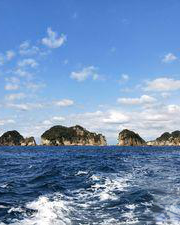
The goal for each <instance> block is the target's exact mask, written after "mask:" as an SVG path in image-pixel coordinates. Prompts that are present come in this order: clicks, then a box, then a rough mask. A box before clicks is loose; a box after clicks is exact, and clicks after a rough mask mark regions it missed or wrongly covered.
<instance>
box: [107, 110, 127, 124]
mask: <svg viewBox="0 0 180 225" xmlns="http://www.w3.org/2000/svg"><path fill="white" fill-rule="evenodd" d="M128 121H129V117H128V116H127V115H125V114H124V113H122V112H118V111H115V110H110V111H109V112H107V115H106V118H104V119H103V122H104V123H108V124H124V123H127V122H128Z"/></svg>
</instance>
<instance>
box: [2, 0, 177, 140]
mask: <svg viewBox="0 0 180 225" xmlns="http://www.w3.org/2000/svg"><path fill="white" fill-rule="evenodd" d="M179 10H180V2H179V0H167V1H164V0H159V1H157V0H149V1H144V0H128V1H127V0H114V1H112V0H106V1H104V0H98V1H97V0H91V1H88V0H78V1H77V0H76V1H75V0H51V1H47V0H43V1H40V0H39V1H32V0H26V1H23V0H16V1H13V0H9V1H7V0H0V34H1V41H0V96H1V98H0V134H2V133H3V132H5V131H7V130H12V129H16V130H18V131H19V132H21V133H22V134H23V135H24V136H30V135H33V136H35V137H36V138H37V139H38V138H39V137H40V135H41V134H42V133H43V132H44V131H45V130H46V129H48V128H49V127H51V126H53V125H56V124H62V125H67V126H71V125H75V124H80V125H82V126H84V127H86V128H87V129H88V130H91V131H95V132H101V133H103V134H104V135H106V137H107V139H108V141H109V143H113V144H115V143H116V142H117V135H118V132H120V131H121V130H122V129H124V128H128V129H132V130H134V131H136V132H138V133H139V134H140V135H141V136H142V137H143V138H145V139H146V140H149V139H153V138H155V137H156V136H159V135H160V134H161V133H162V132H164V131H173V130H177V129H180V127H179V124H180V119H179V113H180V100H179V94H180V73H179V66H180V31H179V22H180V14H179Z"/></svg>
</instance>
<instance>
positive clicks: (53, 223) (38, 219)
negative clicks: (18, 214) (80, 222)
mask: <svg viewBox="0 0 180 225" xmlns="http://www.w3.org/2000/svg"><path fill="white" fill-rule="evenodd" d="M26 207H27V208H29V209H33V210H37V213H35V214H34V215H33V216H32V217H30V218H25V219H24V220H22V221H17V222H14V223H12V224H14V225H70V224H71V221H70V219H69V218H68V214H69V210H70V209H69V208H68V206H67V205H66V204H65V202H64V201H63V200H61V196H60V195H57V196H55V197H54V198H53V199H52V200H51V199H50V198H49V197H47V196H42V197H40V198H39V199H38V200H37V201H34V202H31V203H28V204H27V205H26ZM13 210H18V208H17V209H14V208H13Z"/></svg>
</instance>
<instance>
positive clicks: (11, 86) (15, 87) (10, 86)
mask: <svg viewBox="0 0 180 225" xmlns="http://www.w3.org/2000/svg"><path fill="white" fill-rule="evenodd" d="M19 88H20V87H19V85H18V84H11V83H7V84H6V85H5V87H4V89H5V90H6V91H12V90H18V89H19Z"/></svg>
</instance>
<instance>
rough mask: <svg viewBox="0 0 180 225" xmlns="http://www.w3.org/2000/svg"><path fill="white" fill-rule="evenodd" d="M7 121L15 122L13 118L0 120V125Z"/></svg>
mask: <svg viewBox="0 0 180 225" xmlns="http://www.w3.org/2000/svg"><path fill="white" fill-rule="evenodd" d="M8 123H15V120H12V119H6V120H0V126H4V125H5V124H8Z"/></svg>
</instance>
